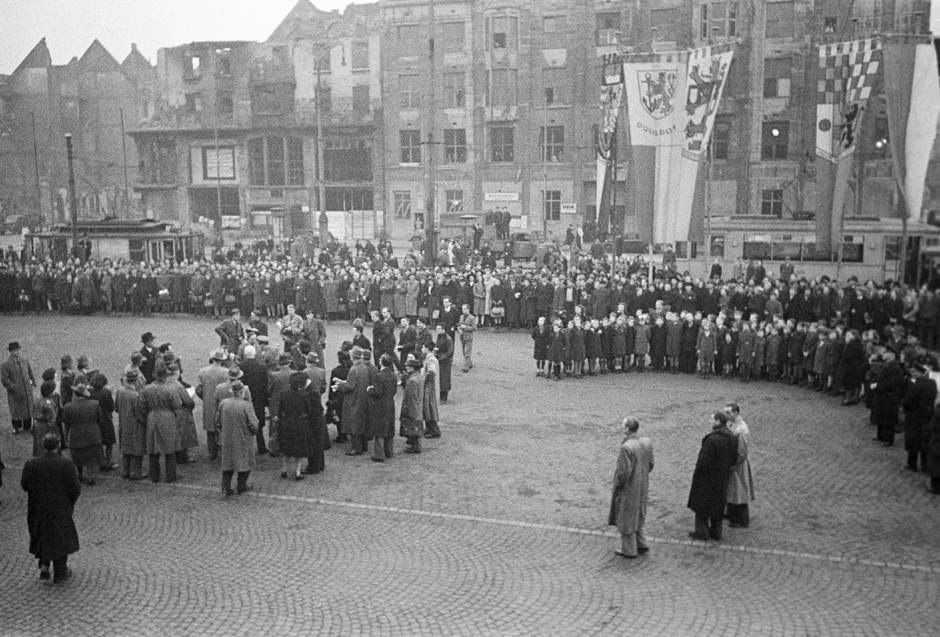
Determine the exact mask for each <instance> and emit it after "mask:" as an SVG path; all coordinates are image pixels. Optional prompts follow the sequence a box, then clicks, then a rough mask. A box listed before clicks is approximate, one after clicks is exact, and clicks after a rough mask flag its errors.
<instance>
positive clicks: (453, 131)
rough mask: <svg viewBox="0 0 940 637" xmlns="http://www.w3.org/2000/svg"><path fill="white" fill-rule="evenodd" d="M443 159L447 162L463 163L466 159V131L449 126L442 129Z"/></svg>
mask: <svg viewBox="0 0 940 637" xmlns="http://www.w3.org/2000/svg"><path fill="white" fill-rule="evenodd" d="M444 161H446V162H447V163H448V164H464V163H466V161H467V131H466V130H464V129H463V128H449V129H446V130H445V131H444Z"/></svg>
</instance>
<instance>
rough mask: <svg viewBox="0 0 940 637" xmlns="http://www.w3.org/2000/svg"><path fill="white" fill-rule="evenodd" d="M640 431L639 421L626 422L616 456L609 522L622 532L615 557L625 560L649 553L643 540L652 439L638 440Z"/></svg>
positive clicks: (626, 420)
mask: <svg viewBox="0 0 940 637" xmlns="http://www.w3.org/2000/svg"><path fill="white" fill-rule="evenodd" d="M639 428H640V421H639V420H637V419H636V418H632V417H631V418H624V421H623V434H624V439H623V444H621V445H620V454H619V455H618V456H617V470H616V471H615V472H614V491H613V495H612V496H611V501H610V514H609V515H608V519H607V524H609V525H611V526H616V527H617V530H618V531H620V536H621V546H620V550H619V551H616V553H617V555H620V556H621V557H626V558H634V557H636V556H637V553H638V552H639V553H646V552H647V551H649V550H650V549H649V544H647V543H646V538H644V537H643V524H644V522H645V521H646V503H647V501H648V499H649V475H650V471H652V470H653V443H652V442H651V441H650V439H649V438H639V437H637V430H638V429H639Z"/></svg>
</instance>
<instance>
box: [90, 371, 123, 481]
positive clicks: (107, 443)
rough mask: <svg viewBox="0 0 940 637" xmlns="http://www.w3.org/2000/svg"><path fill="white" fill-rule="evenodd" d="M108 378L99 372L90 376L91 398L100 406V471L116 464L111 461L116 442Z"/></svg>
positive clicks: (112, 467) (112, 398) (109, 468)
mask: <svg viewBox="0 0 940 637" xmlns="http://www.w3.org/2000/svg"><path fill="white" fill-rule="evenodd" d="M107 385H108V378H107V376H105V375H104V374H102V373H101V372H99V373H97V374H95V375H94V376H92V377H91V399H92V400H97V401H98V405H99V406H100V407H101V416H102V417H101V420H100V421H99V423H98V424H99V428H100V429H101V444H102V446H104V463H103V464H102V465H101V471H111V470H112V469H114V468H115V467H116V466H117V465H116V464H115V463H114V462H112V461H111V455H112V453H113V451H114V445H115V444H116V443H117V434H116V433H115V431H114V417H113V416H112V414H113V413H114V396H113V395H112V394H111V390H110V389H109V388H108V387H107Z"/></svg>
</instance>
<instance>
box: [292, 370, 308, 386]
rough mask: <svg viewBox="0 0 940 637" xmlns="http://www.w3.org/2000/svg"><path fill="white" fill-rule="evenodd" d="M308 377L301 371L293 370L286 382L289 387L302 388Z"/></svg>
mask: <svg viewBox="0 0 940 637" xmlns="http://www.w3.org/2000/svg"><path fill="white" fill-rule="evenodd" d="M308 380H309V377H308V376H307V375H306V374H305V373H303V372H294V373H293V374H291V375H290V377H289V378H288V380H287V382H288V383H289V384H290V388H291V389H295V390H296V389H303V388H304V386H306V384H307V381H308Z"/></svg>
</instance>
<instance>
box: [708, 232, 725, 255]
mask: <svg viewBox="0 0 940 637" xmlns="http://www.w3.org/2000/svg"><path fill="white" fill-rule="evenodd" d="M711 256H712V257H718V258H719V259H724V258H725V236H724V235H722V234H713V235H712V248H711Z"/></svg>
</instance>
